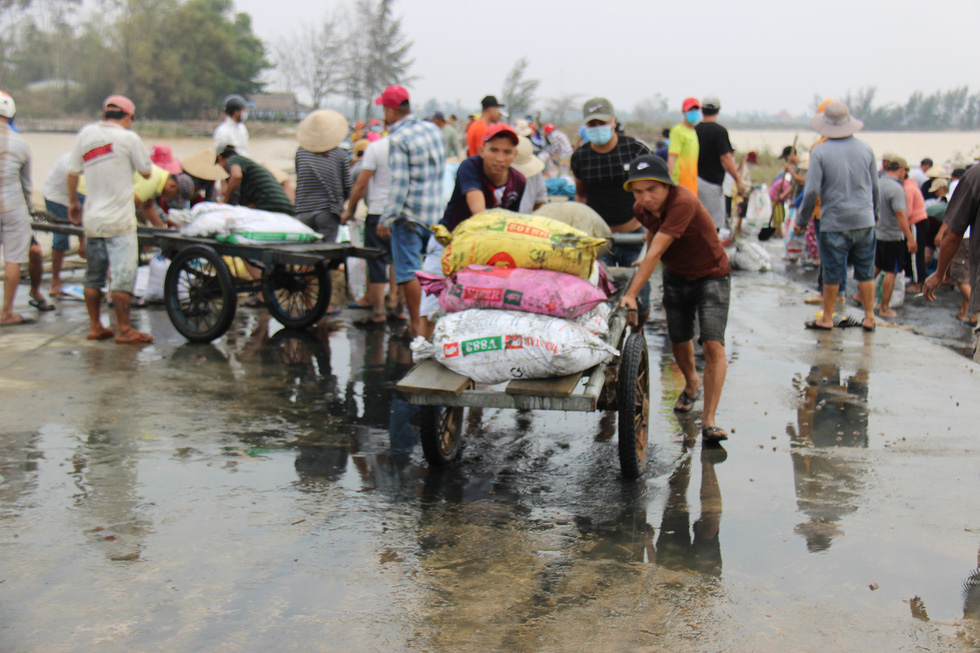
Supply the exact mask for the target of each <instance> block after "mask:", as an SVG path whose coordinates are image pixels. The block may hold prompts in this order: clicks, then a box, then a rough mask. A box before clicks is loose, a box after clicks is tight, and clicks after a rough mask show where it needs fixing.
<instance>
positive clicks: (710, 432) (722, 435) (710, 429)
mask: <svg viewBox="0 0 980 653" xmlns="http://www.w3.org/2000/svg"><path fill="white" fill-rule="evenodd" d="M701 437H702V438H704V440H705V441H706V442H721V441H722V440H727V439H728V433H726V432H725V429H723V428H720V427H717V426H706V427H704V428H703V429H701Z"/></svg>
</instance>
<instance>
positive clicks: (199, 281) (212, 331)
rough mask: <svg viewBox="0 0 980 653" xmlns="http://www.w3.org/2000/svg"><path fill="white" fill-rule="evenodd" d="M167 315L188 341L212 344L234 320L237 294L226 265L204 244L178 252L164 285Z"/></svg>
mask: <svg viewBox="0 0 980 653" xmlns="http://www.w3.org/2000/svg"><path fill="white" fill-rule="evenodd" d="M163 299H164V303H165V304H166V306H167V315H169V316H170V321H171V322H172V323H173V325H174V327H176V329H177V330H178V331H179V332H180V333H181V335H182V336H184V337H185V338H187V339H188V340H190V341H191V342H211V341H212V340H214V339H215V338H218V337H220V336H221V335H222V334H223V333H224V332H225V331H227V330H228V327H230V326H231V322H232V320H234V319H235V310H236V308H237V301H236V300H237V295H236V293H235V283H234V281H233V280H232V278H231V272H229V271H228V266H227V265H225V262H224V261H223V260H221V257H220V256H218V253H217V252H215V251H214V250H213V249H211V248H210V247H207V246H205V245H191V246H190V247H185V248H184V249H182V250H180V251H179V252H178V253H177V254H176V255H175V256H174V258H173V260H172V261H171V262H170V267H169V268H168V269H167V276H166V278H165V279H164V282H163Z"/></svg>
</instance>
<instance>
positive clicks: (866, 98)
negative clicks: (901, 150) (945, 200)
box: [810, 86, 980, 131]
mask: <svg viewBox="0 0 980 653" xmlns="http://www.w3.org/2000/svg"><path fill="white" fill-rule="evenodd" d="M876 94H877V87H875V86H869V87H866V88H862V89H859V90H858V91H857V92H855V93H852V92H851V91H848V92H847V93H846V94H844V95H843V96H839V97H836V99H838V100H840V101H841V102H843V103H844V104H846V105H847V107H848V109H849V110H850V112H851V115H852V116H854V117H856V118H859V119H860V120H863V121H864V126H865V129H876V130H882V131H902V130H923V131H930V130H946V129H964V130H972V129H980V91H978V92H976V93H973V94H971V93H970V89H969V87H968V86H961V87H959V88H953V89H950V90H946V91H936V92H935V93H930V94H926V93H924V92H923V91H915V92H913V93H912V94H911V95H910V96H909V98H908V99H907V100H906V101H905V102H904V103H902V104H899V103H895V102H891V103H887V104H877V103H876V102H875V95H876ZM824 98H825V96H823V95H819V94H816V95H814V96H813V101H812V102H811V104H810V110H811V111H812V112H813V113H816V110H817V107H818V106H819V105H820V103H821V102H823V100H824Z"/></svg>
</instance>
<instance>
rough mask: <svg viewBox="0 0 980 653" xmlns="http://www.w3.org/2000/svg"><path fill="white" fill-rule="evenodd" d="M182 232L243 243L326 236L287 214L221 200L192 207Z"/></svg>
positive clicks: (303, 240) (262, 242)
mask: <svg viewBox="0 0 980 653" xmlns="http://www.w3.org/2000/svg"><path fill="white" fill-rule="evenodd" d="M180 233H182V234H184V235H185V236H192V237H198V238H207V237H214V238H215V239H217V240H219V241H221V242H227V243H235V244H240V245H261V244H264V243H308V242H312V241H314V240H318V239H320V238H322V237H323V236H321V235H320V234H318V233H317V232H315V231H313V230H312V229H310V228H309V227H307V226H306V225H305V224H303V223H302V222H300V221H299V220H297V219H296V218H294V217H292V216H291V215H286V214H285V213H272V212H269V211H260V210H259V209H250V208H248V207H246V206H232V205H231V204H219V203H217V202H201V203H200V204H195V205H194V206H193V207H192V208H191V222H190V223H189V224H186V225H184V226H183V227H181V229H180Z"/></svg>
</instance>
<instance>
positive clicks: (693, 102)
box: [681, 97, 701, 111]
mask: <svg viewBox="0 0 980 653" xmlns="http://www.w3.org/2000/svg"><path fill="white" fill-rule="evenodd" d="M700 107H701V103H700V102H699V101H698V99H697V98H696V97H689V98H686V99H685V100H684V103H683V104H681V111H690V110H691V109H698V108H700Z"/></svg>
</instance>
